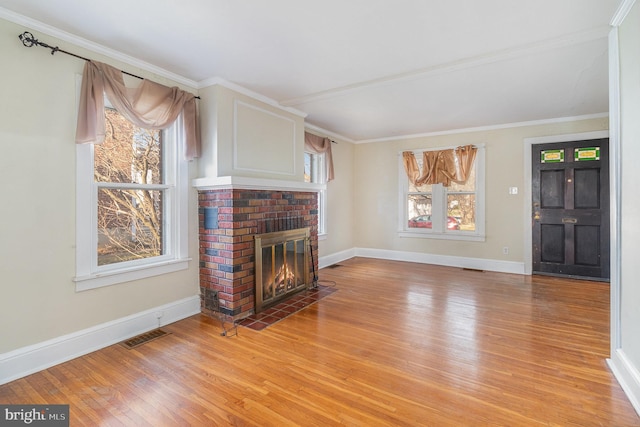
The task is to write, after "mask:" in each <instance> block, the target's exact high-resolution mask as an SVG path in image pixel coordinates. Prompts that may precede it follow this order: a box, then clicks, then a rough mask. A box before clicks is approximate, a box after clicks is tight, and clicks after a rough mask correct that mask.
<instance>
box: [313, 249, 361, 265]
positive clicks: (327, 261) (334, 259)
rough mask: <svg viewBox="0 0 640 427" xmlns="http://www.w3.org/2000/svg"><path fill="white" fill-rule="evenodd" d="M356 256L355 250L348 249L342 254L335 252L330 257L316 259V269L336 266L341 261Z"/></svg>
mask: <svg viewBox="0 0 640 427" xmlns="http://www.w3.org/2000/svg"><path fill="white" fill-rule="evenodd" d="M354 256H356V250H355V249H348V250H346V251H342V252H336V253H334V254H331V255H327V256H323V257H320V258H318V268H325V267H328V266H330V265H333V264H338V263H339V262H341V261H344V260H346V259H349V258H353V257H354Z"/></svg>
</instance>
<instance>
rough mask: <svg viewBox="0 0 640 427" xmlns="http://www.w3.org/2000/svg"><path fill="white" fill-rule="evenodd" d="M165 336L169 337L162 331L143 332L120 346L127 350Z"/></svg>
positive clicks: (167, 333)
mask: <svg viewBox="0 0 640 427" xmlns="http://www.w3.org/2000/svg"><path fill="white" fill-rule="evenodd" d="M165 335H169V332H165V331H163V330H162V329H154V330H153V331H149V332H145V333H144V334H140V335H136V336H135V337H133V338H129V339H128V340H125V341H122V342H121V343H120V344H122V345H123V346H124V347H126V348H128V349H132V348H136V347H138V346H141V345H142V344H145V343H148V342H149V341H153V340H155V339H157V338H160V337H163V336H165Z"/></svg>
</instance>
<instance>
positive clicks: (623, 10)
mask: <svg viewBox="0 0 640 427" xmlns="http://www.w3.org/2000/svg"><path fill="white" fill-rule="evenodd" d="M635 3H636V0H622V2H620V4H619V5H618V9H617V10H616V13H614V14H613V17H612V18H611V26H613V27H618V26H620V24H622V22H623V21H624V19H625V18H626V17H627V14H628V13H629V11H630V10H631V8H632V7H633V5H634V4H635Z"/></svg>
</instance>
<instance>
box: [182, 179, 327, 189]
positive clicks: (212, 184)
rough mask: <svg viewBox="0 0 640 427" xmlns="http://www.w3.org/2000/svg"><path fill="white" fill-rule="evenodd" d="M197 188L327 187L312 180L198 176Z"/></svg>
mask: <svg viewBox="0 0 640 427" xmlns="http://www.w3.org/2000/svg"><path fill="white" fill-rule="evenodd" d="M192 185H193V187H195V188H196V189H197V190H202V191H206V190H228V189H232V190H233V189H239V190H271V191H308V192H314V193H317V192H319V191H321V190H324V189H325V188H326V185H324V184H313V183H310V182H299V181H285V180H278V179H265V178H249V177H245V176H220V177H215V178H196V179H194V180H193V181H192Z"/></svg>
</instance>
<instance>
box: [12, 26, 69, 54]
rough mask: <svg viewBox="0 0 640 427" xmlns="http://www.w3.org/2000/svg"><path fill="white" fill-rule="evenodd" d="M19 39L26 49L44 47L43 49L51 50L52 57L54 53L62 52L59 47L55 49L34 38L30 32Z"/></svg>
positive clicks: (26, 32)
mask: <svg viewBox="0 0 640 427" xmlns="http://www.w3.org/2000/svg"><path fill="white" fill-rule="evenodd" d="M18 38H19V39H20V41H21V42H22V44H23V46H25V47H33V46H42V47H46V48H47V49H51V55H53V54H54V53H56V52H57V51H59V50H60V48H59V47H58V46H55V47H54V46H50V45H48V44H46V43H43V42H41V41H39V40H38V39H36V38H35V37H33V34H31V33H30V32H29V31H25V32H24V33H22V34H20V35H19V36H18Z"/></svg>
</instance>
